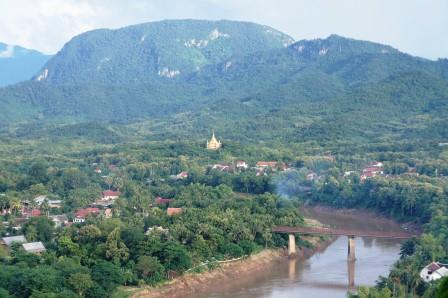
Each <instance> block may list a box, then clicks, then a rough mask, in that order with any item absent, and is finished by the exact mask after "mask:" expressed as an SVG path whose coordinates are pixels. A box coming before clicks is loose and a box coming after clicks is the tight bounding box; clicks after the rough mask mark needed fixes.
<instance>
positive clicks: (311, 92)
mask: <svg viewBox="0 0 448 298" xmlns="http://www.w3.org/2000/svg"><path fill="white" fill-rule="evenodd" d="M193 40H194V42H193ZM206 41H207V42H206ZM291 42H292V40H291V39H290V38H289V37H288V36H287V35H285V34H282V33H279V32H278V31H275V30H274V29H271V28H269V27H266V26H261V25H256V24H251V23H241V22H230V21H219V22H208V21H192V20H184V21H164V22H156V23H148V24H142V25H136V26H131V27H126V28H123V29H118V30H95V31H92V32H87V33H85V34H81V35H80V36H78V37H75V38H74V39H72V40H71V41H70V42H69V43H67V44H66V46H65V47H64V48H63V49H62V50H61V51H60V52H59V53H58V54H57V55H56V56H55V57H54V58H53V59H51V60H50V61H49V62H48V63H47V64H46V66H45V67H44V69H43V71H42V72H41V73H39V74H38V75H36V76H35V78H34V80H32V81H28V82H24V83H21V84H18V85H15V86H10V87H7V88H3V89H0V107H1V109H0V114H2V117H0V123H3V124H6V123H9V122H18V121H25V122H38V123H48V122H54V121H57V122H62V123H67V122H68V121H71V122H86V121H94V122H95V121H101V122H106V123H107V122H111V123H121V124H122V123H135V122H144V123H146V122H148V121H149V122H148V123H150V124H148V125H149V127H150V130H151V134H152V136H153V137H154V138H167V137H168V138H176V137H179V136H182V137H189V136H198V135H199V134H203V133H205V132H206V131H208V130H210V129H211V128H216V129H218V130H219V131H225V132H233V133H229V135H227V136H226V137H228V138H234V139H246V140H247V139H251V138H256V139H261V140H262V139H270V138H272V136H273V135H275V136H276V138H277V139H279V140H284V141H290V140H294V141H304V140H316V141H318V140H328V139H331V138H334V137H335V136H337V137H338V138H340V139H349V138H350V139H353V140H357V141H366V140H369V139H372V138H373V139H375V138H385V137H394V138H407V137H412V138H428V137H431V140H434V139H437V138H439V139H441V138H443V137H444V135H445V132H444V130H443V129H440V128H441V127H443V124H444V123H445V122H444V117H443V115H446V113H448V110H447V103H448V87H447V86H448V81H447V78H448V77H447V74H448V63H447V62H446V60H439V61H430V60H426V59H422V58H418V57H413V56H410V55H408V54H405V53H401V52H399V51H398V50H396V49H393V48H391V47H389V46H387V45H382V44H377V43H372V42H366V41H359V40H353V39H349V38H344V37H340V36H337V35H332V36H330V37H328V38H326V39H315V40H301V41H298V42H296V43H292V44H290V45H288V44H289V43H291ZM105 57H111V58H110V59H109V60H107V61H103V62H101V61H102V59H104V58H105ZM198 57H199V58H198ZM166 69H168V70H166ZM177 71H178V72H177ZM432 125H434V126H435V127H438V128H437V129H433V128H432ZM410 128H412V129H410ZM235 132H237V133H235Z"/></svg>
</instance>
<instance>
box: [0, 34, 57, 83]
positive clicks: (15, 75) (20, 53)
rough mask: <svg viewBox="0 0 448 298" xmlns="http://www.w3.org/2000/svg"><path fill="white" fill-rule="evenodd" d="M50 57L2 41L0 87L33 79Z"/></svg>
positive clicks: (0, 49)
mask: <svg viewBox="0 0 448 298" xmlns="http://www.w3.org/2000/svg"><path fill="white" fill-rule="evenodd" d="M50 58H51V56H50V55H45V54H42V53H40V52H38V51H35V50H29V49H25V48H23V47H20V46H14V45H9V44H5V43H2V42H0V87H1V86H6V85H11V84H15V83H17V82H20V81H25V80H29V79H31V77H32V76H34V75H35V74H36V72H38V71H39V70H40V69H41V67H42V66H43V65H44V64H45V63H46V62H47V61H48V60H49V59H50Z"/></svg>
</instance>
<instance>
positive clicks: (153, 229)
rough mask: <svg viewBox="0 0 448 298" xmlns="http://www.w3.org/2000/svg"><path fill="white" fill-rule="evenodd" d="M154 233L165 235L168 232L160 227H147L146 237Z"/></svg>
mask: <svg viewBox="0 0 448 298" xmlns="http://www.w3.org/2000/svg"><path fill="white" fill-rule="evenodd" d="M154 232H159V233H164V234H166V233H168V232H169V230H168V229H165V228H164V227H162V226H156V227H149V228H148V230H146V232H145V234H146V235H150V234H151V233H154Z"/></svg>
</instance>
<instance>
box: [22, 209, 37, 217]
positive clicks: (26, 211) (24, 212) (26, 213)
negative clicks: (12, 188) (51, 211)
mask: <svg viewBox="0 0 448 298" xmlns="http://www.w3.org/2000/svg"><path fill="white" fill-rule="evenodd" d="M22 215H23V216H25V217H37V216H41V215H42V212H41V211H40V210H39V209H31V210H30V209H23V210H22Z"/></svg>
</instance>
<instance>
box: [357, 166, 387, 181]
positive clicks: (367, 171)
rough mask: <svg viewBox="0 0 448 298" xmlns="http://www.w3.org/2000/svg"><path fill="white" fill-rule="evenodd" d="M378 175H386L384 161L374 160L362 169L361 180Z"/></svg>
mask: <svg viewBox="0 0 448 298" xmlns="http://www.w3.org/2000/svg"><path fill="white" fill-rule="evenodd" d="M378 175H384V170H383V163H382V162H373V163H371V164H370V165H368V166H367V167H366V168H364V169H363V170H362V175H361V177H360V179H361V181H364V180H366V179H368V178H372V177H376V176H378Z"/></svg>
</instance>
